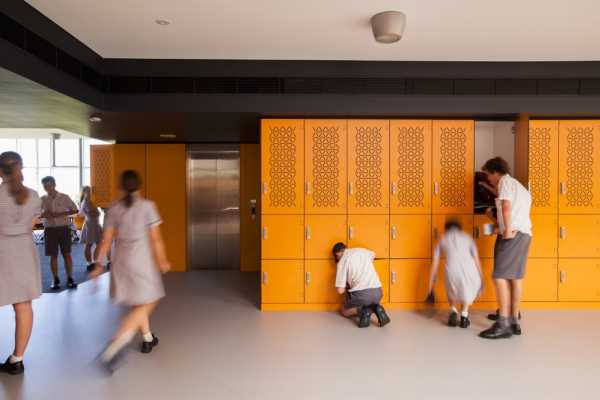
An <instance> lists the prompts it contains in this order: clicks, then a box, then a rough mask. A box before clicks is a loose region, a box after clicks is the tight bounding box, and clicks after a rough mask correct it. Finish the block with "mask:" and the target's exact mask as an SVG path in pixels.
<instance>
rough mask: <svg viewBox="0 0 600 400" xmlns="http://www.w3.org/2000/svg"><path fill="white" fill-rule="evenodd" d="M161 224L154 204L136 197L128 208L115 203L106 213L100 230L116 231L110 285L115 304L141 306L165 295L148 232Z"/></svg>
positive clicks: (120, 202) (122, 204)
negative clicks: (110, 229) (102, 228)
mask: <svg viewBox="0 0 600 400" xmlns="http://www.w3.org/2000/svg"><path fill="white" fill-rule="evenodd" d="M161 222H162V221H161V219H160V216H159V215H158V211H157V210H156V206H155V205H154V203H153V202H151V201H149V200H146V199H143V198H141V197H137V196H136V197H135V199H134V201H133V204H132V205H131V207H129V208H127V206H126V205H125V203H124V202H123V201H118V202H116V203H115V204H113V205H112V206H111V207H110V209H109V210H108V215H107V217H106V220H105V221H104V228H105V229H109V228H113V229H115V230H116V232H115V247H114V252H113V258H112V268H111V281H110V283H111V285H110V293H111V297H112V298H113V300H114V301H115V302H116V303H119V304H125V305H130V306H133V305H142V304H148V303H152V302H155V301H157V300H159V299H160V298H162V297H163V296H164V295H165V288H164V285H163V281H162V276H161V273H160V272H159V270H158V266H157V265H156V261H155V259H154V254H153V252H152V247H151V243H150V228H151V227H153V226H155V225H159V224H160V223H161Z"/></svg>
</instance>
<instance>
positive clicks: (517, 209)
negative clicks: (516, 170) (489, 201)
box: [496, 174, 531, 236]
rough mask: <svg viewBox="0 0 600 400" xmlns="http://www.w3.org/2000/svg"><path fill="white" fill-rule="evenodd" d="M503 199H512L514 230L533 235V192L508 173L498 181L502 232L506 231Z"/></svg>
mask: <svg viewBox="0 0 600 400" xmlns="http://www.w3.org/2000/svg"><path fill="white" fill-rule="evenodd" d="M502 200H508V201H510V205H511V224H512V230H515V231H519V232H521V233H525V234H527V235H529V236H531V218H530V216H529V212H530V211H531V194H529V192H528V191H527V189H525V187H524V186H523V185H521V182H519V181H518V180H516V179H515V178H513V177H512V176H510V175H508V174H506V175H504V176H503V177H502V178H500V182H498V198H497V199H496V208H497V209H498V229H499V230H500V233H504V232H505V231H506V229H505V226H504V217H503V216H502Z"/></svg>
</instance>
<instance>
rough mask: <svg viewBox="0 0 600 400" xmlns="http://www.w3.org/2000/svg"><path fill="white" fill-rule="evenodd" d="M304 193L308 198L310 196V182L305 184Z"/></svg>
mask: <svg viewBox="0 0 600 400" xmlns="http://www.w3.org/2000/svg"><path fill="white" fill-rule="evenodd" d="M304 193H305V194H306V195H307V196H308V195H310V182H309V181H306V183H305V184H304Z"/></svg>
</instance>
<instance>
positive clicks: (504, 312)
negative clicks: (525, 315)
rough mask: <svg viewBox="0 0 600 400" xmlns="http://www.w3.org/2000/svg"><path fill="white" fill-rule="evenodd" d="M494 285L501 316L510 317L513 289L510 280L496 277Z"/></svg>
mask: <svg viewBox="0 0 600 400" xmlns="http://www.w3.org/2000/svg"><path fill="white" fill-rule="evenodd" d="M494 285H495V286H496V298H497V299H498V308H499V310H500V317H504V318H508V317H509V316H510V309H511V307H510V303H511V300H510V297H511V294H510V293H511V290H510V284H509V281H508V280H506V279H494Z"/></svg>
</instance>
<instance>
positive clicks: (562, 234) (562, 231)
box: [559, 226, 567, 239]
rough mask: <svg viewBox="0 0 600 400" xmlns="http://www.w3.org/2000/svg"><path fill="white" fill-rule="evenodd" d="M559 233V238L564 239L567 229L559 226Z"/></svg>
mask: <svg viewBox="0 0 600 400" xmlns="http://www.w3.org/2000/svg"><path fill="white" fill-rule="evenodd" d="M559 231H560V234H559V236H560V238H561V239H566V238H567V228H565V227H564V226H561V227H560V230H559Z"/></svg>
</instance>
